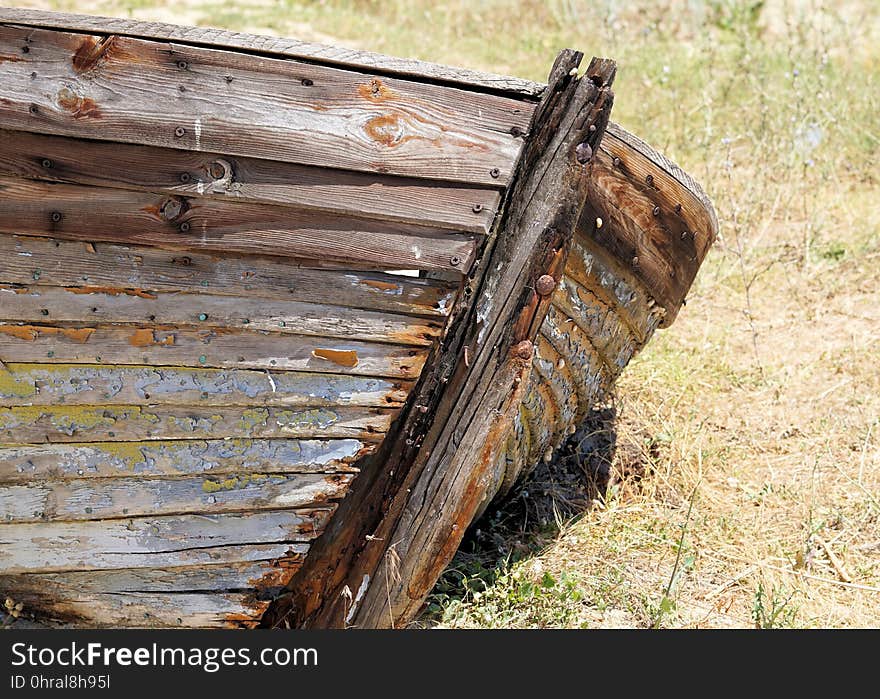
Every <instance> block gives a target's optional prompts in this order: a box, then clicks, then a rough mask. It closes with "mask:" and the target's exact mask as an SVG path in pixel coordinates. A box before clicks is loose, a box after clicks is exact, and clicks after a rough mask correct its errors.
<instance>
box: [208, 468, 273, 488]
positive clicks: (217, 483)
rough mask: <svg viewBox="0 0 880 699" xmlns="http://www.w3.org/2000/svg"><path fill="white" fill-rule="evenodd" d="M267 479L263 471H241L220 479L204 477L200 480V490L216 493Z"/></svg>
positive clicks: (244, 486)
mask: <svg viewBox="0 0 880 699" xmlns="http://www.w3.org/2000/svg"><path fill="white" fill-rule="evenodd" d="M268 479H269V476H268V475H267V474H265V473H243V474H240V475H236V476H230V477H229V478H224V479H222V480H213V479H205V480H204V481H202V491H203V492H205V493H218V492H221V491H225V490H241V489H242V488H247V487H248V486H249V485H252V484H256V483H261V482H263V481H266V480H268Z"/></svg>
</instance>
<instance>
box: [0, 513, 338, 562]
mask: <svg viewBox="0 0 880 699" xmlns="http://www.w3.org/2000/svg"><path fill="white" fill-rule="evenodd" d="M332 509H333V508H330V507H328V508H320V509H303V510H279V511H275V512H272V511H269V512H255V513H253V514H219V515H179V516H166V517H140V518H139V517H132V518H131V519H118V520H105V521H101V520H98V521H90V522H41V523H36V524H4V525H0V565H2V567H3V572H4V574H12V573H28V572H41V573H52V572H60V571H69V570H111V569H115V568H165V567H170V566H181V565H201V564H209V563H224V562H231V563H233V562H234V563H238V562H242V561H261V560H266V559H271V558H281V557H283V556H286V555H287V554H288V552H290V553H294V554H302V553H305V552H306V551H307V550H308V542H309V541H310V540H311V539H313V538H314V537H315V536H316V535H317V533H318V532H320V531H321V529H322V528H323V527H324V525H325V523H326V520H327V517H329V515H330V513H331V512H332Z"/></svg>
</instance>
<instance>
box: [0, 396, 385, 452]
mask: <svg viewBox="0 0 880 699" xmlns="http://www.w3.org/2000/svg"><path fill="white" fill-rule="evenodd" d="M394 416H395V411H392V410H387V409H384V408H372V409H371V408H359V407H358V408H351V407H346V408H335V407H334V408H298V409H290V408H260V407H255V408H249V409H243V408H240V407H233V408H230V407H226V406H222V407H217V406H212V407H196V406H184V407H170V408H169V407H166V406H161V405H127V406H104V405H100V406H51V407H50V406H32V407H19V408H0V437H2V438H3V439H5V440H6V441H7V442H11V443H16V444H39V443H41V442H52V443H61V442H106V441H142V440H154V439H162V440H168V439H212V438H213V439H218V438H222V439H229V438H235V439H267V438H282V439H289V438H297V439H317V438H342V439H345V438H349V439H360V440H367V441H377V440H379V439H381V438H382V435H383V434H384V433H385V432H386V431H387V430H388V426H389V425H390V424H391V421H392V420H393V419H394Z"/></svg>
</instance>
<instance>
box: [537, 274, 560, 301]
mask: <svg viewBox="0 0 880 699" xmlns="http://www.w3.org/2000/svg"><path fill="white" fill-rule="evenodd" d="M555 288H556V280H555V279H554V278H553V277H551V276H550V275H549V274H542V275H541V276H540V277H538V281H537V282H535V291H537V292H538V293H539V294H540V295H541V296H549V295H550V294H552V293H553V290H554V289H555Z"/></svg>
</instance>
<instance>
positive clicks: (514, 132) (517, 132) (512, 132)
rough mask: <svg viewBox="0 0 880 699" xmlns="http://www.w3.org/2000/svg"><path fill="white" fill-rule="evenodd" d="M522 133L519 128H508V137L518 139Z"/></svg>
mask: <svg viewBox="0 0 880 699" xmlns="http://www.w3.org/2000/svg"><path fill="white" fill-rule="evenodd" d="M523 133H524V131H523V130H522V129H521V128H520V127H519V126H511V127H510V135H511V136H513V137H514V138H519V137H520V136H522V135H523Z"/></svg>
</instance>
